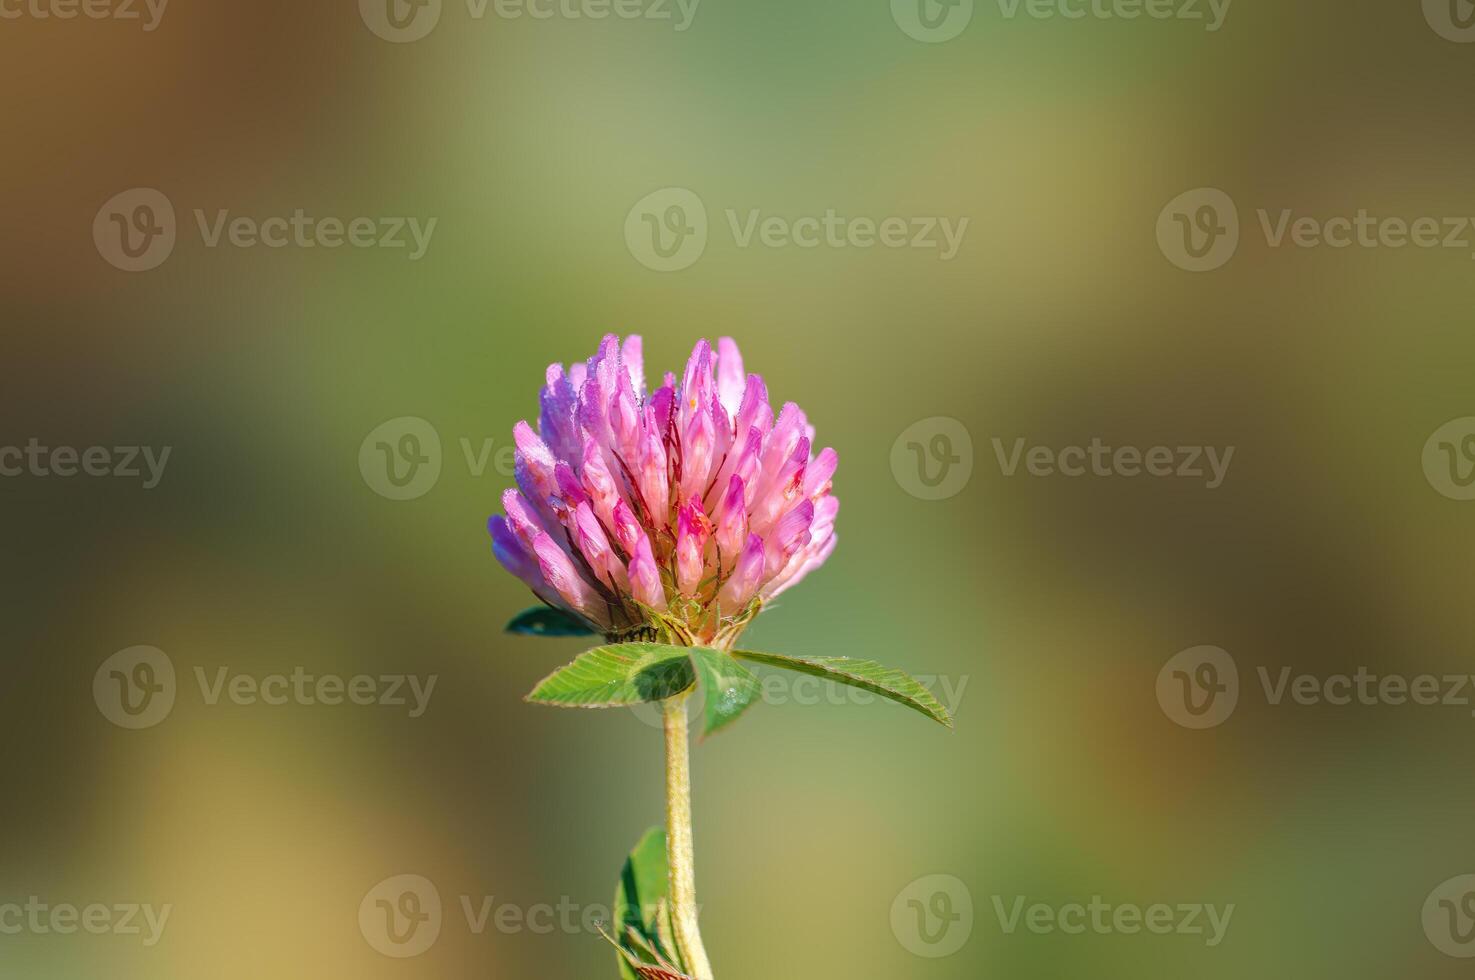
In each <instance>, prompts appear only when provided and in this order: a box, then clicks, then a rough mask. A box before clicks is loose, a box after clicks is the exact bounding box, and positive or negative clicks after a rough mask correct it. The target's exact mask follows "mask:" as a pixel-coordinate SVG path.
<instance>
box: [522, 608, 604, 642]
mask: <svg viewBox="0 0 1475 980" xmlns="http://www.w3.org/2000/svg"><path fill="white" fill-rule="evenodd" d="M507 632H508V633H520V634H522V635H523V636H594V635H595V633H594V631H593V630H591V629H590V628H589V626H588V624H586V623H585V622H584V621H583V620H581V619H579V618H578V617H577V616H575V615H574V614H573V613H569V612H564V611H563V610H562V609H554V608H553V607H552V606H534V607H533V608H531V609H527V610H524V611H523V612H520V613H518V614H517V615H516V616H514V617H512V622H510V623H508V624H507Z"/></svg>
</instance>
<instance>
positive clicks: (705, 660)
mask: <svg viewBox="0 0 1475 980" xmlns="http://www.w3.org/2000/svg"><path fill="white" fill-rule="evenodd" d="M690 653H691V662H692V663H693V664H694V665H695V666H696V669H697V679H698V680H700V681H701V682H702V694H703V698H704V702H703V712H704V714H705V716H706V722H705V724H704V727H703V729H702V734H703V735H711V734H712V733H713V732H715V731H717V730H718V729H719V728H723V727H724V726H726V725H728V724H729V723H731V722H733V721H735V720H737V717H738V716H739V715H741V714H742V713H743V712H744V711H746V710H748V706H749V705H751V704H752V703H753V702H754V701H756V700H758V693H759V687H758V678H757V677H754V676H753V672H752V671H751V670H749V669H748V668H746V667H744V666H743V665H742V664H740V663H738V662H737V661H736V660H734V659H732V655H731V654H729V653H724V652H723V651H721V650H713V649H710V648H708V647H692V648H691V650H690Z"/></svg>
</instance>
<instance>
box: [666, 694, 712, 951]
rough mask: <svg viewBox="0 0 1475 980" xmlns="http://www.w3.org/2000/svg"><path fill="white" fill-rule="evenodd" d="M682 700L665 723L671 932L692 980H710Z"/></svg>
mask: <svg viewBox="0 0 1475 980" xmlns="http://www.w3.org/2000/svg"><path fill="white" fill-rule="evenodd" d="M686 698H687V695H685V694H678V695H677V696H676V697H674V698H668V699H667V700H666V702H665V704H664V707H665V720H666V864H667V866H668V867H669V869H670V876H671V880H670V885H671V888H670V890H671V896H670V897H671V927H672V929H673V930H674V931H675V933H676V944H677V945H678V946H680V947H681V955H682V957H683V958H684V959H685V960H686V969H687V972H688V973H690V974H691V975H692V976H693V977H695V978H696V980H712V966H711V964H710V963H709V962H708V961H707V950H706V947H705V946H703V945H702V934H701V931H700V930H699V929H698V928H697V886H696V869H695V862H694V859H693V848H692V834H691V762H690V757H691V747H690V739H689V737H688V735H687V721H686Z"/></svg>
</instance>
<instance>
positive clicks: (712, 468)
mask: <svg viewBox="0 0 1475 980" xmlns="http://www.w3.org/2000/svg"><path fill="white" fill-rule="evenodd" d="M514 436H515V441H516V444H517V455H516V469H515V476H516V480H517V488H516V489H512V490H508V491H507V492H506V493H505V494H504V495H503V497H502V506H503V509H504V511H505V512H506V513H505V515H504V514H498V515H496V516H494V517H492V519H491V521H490V522H489V529H490V530H491V534H492V550H493V552H494V553H495V554H496V556H497V559H498V560H499V561H500V562H501V563H502V565H503V566H504V567H506V569H507V570H508V571H510V572H511V573H512V574H513V575H516V576H517V577H518V578H520V579H522V580H523V581H524V582H525V583H527V585H528V587H529V588H531V589H532V590H533V593H534V594H535V595H537V596H538V598H540V599H542V600H543V601H544V602H545V603H547V604H549V605H551V606H554V607H556V608H558V609H562V610H564V611H565V612H568V613H571V614H573V615H574V616H576V617H578V618H579V619H581V620H583V621H584V622H585V623H587V624H588V626H589V627H590V628H591V629H593V630H594V631H596V632H599V633H603V634H605V635H606V636H608V637H610V638H612V639H629V638H633V637H638V636H642V635H650V634H654V635H658V636H662V637H665V638H666V639H668V640H669V641H673V642H682V643H686V644H713V643H716V644H723V643H727V642H730V641H731V640H732V639H734V638H735V637H736V636H737V634H738V633H740V632H741V631H742V629H743V628H744V627H745V626H746V625H747V624H748V622H750V621H751V620H752V618H753V616H755V615H757V613H758V611H759V609H760V608H761V607H762V605H763V604H764V603H765V602H767V601H768V600H770V599H772V598H773V597H774V596H777V595H778V594H779V593H781V592H783V591H784V590H785V589H787V588H790V587H791V586H793V585H796V584H798V582H799V581H800V580H801V579H803V578H804V576H805V575H807V574H809V573H810V572H811V571H813V570H814V569H815V568H818V567H819V566H820V565H821V564H823V563H824V561H825V559H826V558H828V557H829V555H830V552H831V551H833V550H834V547H835V533H834V527H835V514H836V512H837V511H838V510H839V501H837V500H836V499H835V497H834V496H833V495H832V494H831V492H830V481H831V478H832V477H833V475H834V473H835V466H836V463H837V462H838V457H837V456H836V454H835V451H834V450H833V449H825V450H823V451H820V452H818V453H816V452H814V450H813V442H814V429H813V427H811V426H810V425H809V423H808V420H807V419H806V418H805V416H804V412H803V411H801V410H800V408H799V406H798V405H795V404H794V403H792V402H789V403H786V404H784V405H783V407H782V408H781V409H780V410H779V412H778V413H777V415H775V413H774V411H773V409H772V407H771V406H770V405H769V401H768V388H767V386H766V385H764V383H763V379H762V378H761V377H759V376H758V375H756V374H745V373H744V370H743V358H742V354H741V353H740V352H739V351H738V347H737V344H736V343H734V342H733V341H732V339H731V338H728V337H722V338H719V340H718V341H717V350H716V351H713V350H712V348H711V345H709V344H708V343H707V341H705V340H702V341H699V342H698V343H697V345H696V349H695V350H693V351H692V354H691V358H690V359H689V360H688V361H687V363H686V370H685V372H684V373H683V374H682V376H681V378H680V379H679V381H678V379H677V378H676V377H675V375H672V374H669V373H668V374H666V375H665V377H664V378H663V379H662V384H661V386H660V387H659V388H656V389H655V390H654V391H653V392H648V391H647V386H646V378H645V367H644V359H643V357H642V353H641V340H640V338H639V337H637V336H630V337H626V338H625V340H624V343H623V344H622V343H621V342H620V339H619V338H618V337H616V336H614V335H610V336H607V337H605V338H604V341H603V342H602V343H601V344H600V347H599V352H598V353H597V354H595V355H594V357H592V358H590V359H589V360H588V361H587V362H586V363H583V364H573V365H571V366H570V367H569V369H568V370H567V371H565V370H564V367H563V365H562V364H553V365H550V366H549V368H548V373H547V378H546V384H545V385H544V387H543V391H542V396H541V409H540V411H539V414H538V427H537V430H536V431H534V429H533V427H532V426H530V425H529V424H528V423H527V422H525V421H524V422H519V423H518V424H517V426H516V428H515V429H514Z"/></svg>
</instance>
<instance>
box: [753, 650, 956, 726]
mask: <svg viewBox="0 0 1475 980" xmlns="http://www.w3.org/2000/svg"><path fill="white" fill-rule="evenodd" d="M732 655H733V656H734V657H737V658H739V659H741V660H751V661H752V662H753V663H758V664H766V665H768V666H769V667H782V668H783V669H785V670H796V671H798V672H799V673H801V674H809V675H810V676H812V677H823V678H825V679H826V680H832V681H835V682H836V683H839V684H847V685H849V686H850V687H858V688H860V689H861V690H863V691H870V692H871V693H873V694H879V695H881V696H882V697H883V698H888V699H890V700H892V701H895V702H896V703H897V704H904V705H906V706H907V707H908V708H911V709H912V710H913V711H920V712H921V713H922V714H924V715H926V716H927V717H928V718H931V719H932V720H933V721H936V722H938V723H939V724H942V725H946V726H947V727H948V728H952V727H953V719H952V716H951V715H949V714H948V711H947V709H946V708H944V707H943V706H942V704H941V703H940V702H939V701H938V700H937V699H936V698H935V697H933V696H932V693H931V692H930V691H928V690H927V689H926V688H925V687H923V686H922V685H921V684H920V683H919V682H918V681H917V680H916V679H915V678H914V677H912V676H911V675H909V674H907V673H905V672H903V671H900V670H895V669H893V668H891V667H883V666H881V665H880V664H878V663H876V662H875V661H874V660H851V659H850V658H849V657H815V658H814V659H812V660H801V659H800V658H798V657H786V656H784V655H783V654H780V653H755V652H754V651H752V650H734V651H733V652H732Z"/></svg>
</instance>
